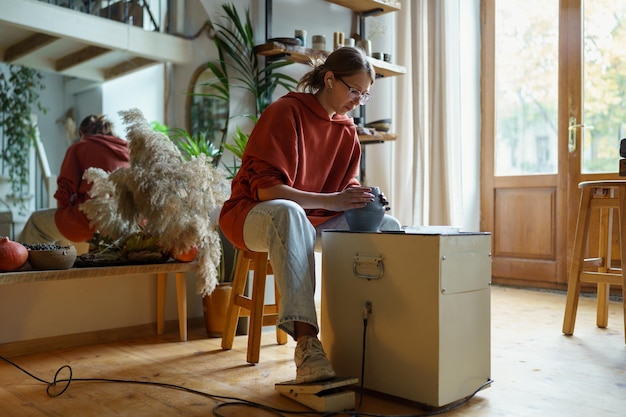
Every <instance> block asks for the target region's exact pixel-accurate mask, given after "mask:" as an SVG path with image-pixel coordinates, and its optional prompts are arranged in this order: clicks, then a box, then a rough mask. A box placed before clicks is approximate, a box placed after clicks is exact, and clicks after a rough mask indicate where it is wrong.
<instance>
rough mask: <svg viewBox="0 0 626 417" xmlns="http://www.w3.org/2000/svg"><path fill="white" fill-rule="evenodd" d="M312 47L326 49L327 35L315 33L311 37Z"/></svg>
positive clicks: (320, 49)
mask: <svg viewBox="0 0 626 417" xmlns="http://www.w3.org/2000/svg"><path fill="white" fill-rule="evenodd" d="M311 48H313V49H315V50H318V51H325V50H326V36H324V35H313V37H312V38H311Z"/></svg>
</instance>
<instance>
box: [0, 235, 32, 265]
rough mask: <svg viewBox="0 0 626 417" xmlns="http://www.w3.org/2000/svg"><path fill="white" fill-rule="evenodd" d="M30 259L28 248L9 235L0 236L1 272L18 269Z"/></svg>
mask: <svg viewBox="0 0 626 417" xmlns="http://www.w3.org/2000/svg"><path fill="white" fill-rule="evenodd" d="M26 261H28V249H26V247H25V246H24V245H22V244H21V243H18V242H13V241H12V240H10V239H9V238H8V237H3V238H0V272H11V271H17V270H18V269H20V268H21V267H23V266H24V265H25V264H26Z"/></svg>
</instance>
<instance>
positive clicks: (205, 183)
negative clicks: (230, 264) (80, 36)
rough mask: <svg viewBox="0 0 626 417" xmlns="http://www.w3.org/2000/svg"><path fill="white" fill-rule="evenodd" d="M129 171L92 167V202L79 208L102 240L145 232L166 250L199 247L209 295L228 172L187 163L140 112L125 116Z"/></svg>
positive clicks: (198, 161)
mask: <svg viewBox="0 0 626 417" xmlns="http://www.w3.org/2000/svg"><path fill="white" fill-rule="evenodd" d="M120 115H121V117H122V120H123V121H124V123H125V125H126V136H127V138H128V141H129V151H130V167H129V168H120V169H117V170H115V171H113V172H111V173H107V172H105V171H103V170H102V169H99V168H91V169H89V170H87V172H86V173H85V178H86V179H87V180H88V181H90V182H92V183H93V186H92V189H91V193H90V195H91V199H90V200H88V201H86V202H85V203H83V204H82V205H81V206H80V209H81V211H83V212H84V213H85V214H86V216H87V217H88V218H89V219H90V221H91V224H92V226H95V227H96V228H97V229H98V231H99V232H100V234H101V235H105V236H109V237H110V238H112V239H118V238H120V237H122V236H126V235H128V234H131V233H136V232H140V231H141V232H143V233H144V235H146V236H152V237H157V238H158V241H159V246H160V247H161V248H163V249H164V251H174V253H185V252H188V251H190V250H191V249H192V248H193V247H194V246H197V248H198V255H197V265H198V268H197V271H196V273H197V274H198V285H197V292H198V293H199V294H201V295H203V296H204V295H208V294H210V293H211V292H212V291H213V289H214V288H215V286H216V284H217V282H218V279H219V266H220V261H221V243H220V235H219V232H218V230H217V226H216V222H215V221H214V220H215V218H216V217H217V215H218V214H219V210H220V208H221V206H222V204H223V203H224V201H225V200H226V198H227V197H228V192H229V182H228V180H227V179H226V175H225V172H224V171H223V170H221V169H220V168H216V167H214V166H213V164H211V163H210V162H211V161H210V158H208V159H207V157H206V156H205V155H200V156H198V157H196V158H191V159H189V160H186V159H185V158H183V156H182V155H181V153H180V151H179V149H178V148H177V147H176V145H175V144H174V143H173V142H172V141H171V140H170V139H169V138H168V137H167V136H166V135H164V134H163V133H161V132H157V131H155V130H153V129H152V127H151V126H150V124H149V123H148V122H147V121H146V119H145V118H144V116H143V114H142V113H141V111H140V110H138V109H131V110H126V111H121V112H120Z"/></svg>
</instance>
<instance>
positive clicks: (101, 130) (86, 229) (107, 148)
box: [19, 114, 130, 254]
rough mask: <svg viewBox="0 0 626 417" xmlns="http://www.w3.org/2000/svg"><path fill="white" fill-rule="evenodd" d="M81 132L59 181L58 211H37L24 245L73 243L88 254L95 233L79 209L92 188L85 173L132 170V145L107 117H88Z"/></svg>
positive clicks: (22, 238) (26, 230) (26, 228)
mask: <svg viewBox="0 0 626 417" xmlns="http://www.w3.org/2000/svg"><path fill="white" fill-rule="evenodd" d="M78 133H79V135H80V139H79V140H78V141H77V142H75V143H74V144H72V145H71V146H70V147H69V148H68V150H67V152H66V153H65V157H64V159H63V163H62V164H61V171H60V173H59V177H58V178H57V191H56V193H55V194H54V198H55V199H56V200H57V208H52V209H47V210H40V211H36V212H33V213H32V214H31V216H30V218H29V219H28V221H27V222H26V224H25V225H24V229H23V230H22V233H21V234H20V237H19V241H20V242H22V243H27V244H34V243H48V244H49V243H56V244H59V245H62V246H66V245H68V244H73V245H74V246H76V251H77V253H78V254H82V253H85V252H87V251H88V249H89V245H88V244H87V243H86V242H87V241H88V240H90V239H91V238H92V237H93V234H94V232H95V230H94V229H93V228H91V227H90V226H89V219H87V217H85V215H84V214H83V213H82V212H81V211H80V209H79V206H80V204H82V203H84V202H85V201H86V200H87V199H89V190H90V189H91V183H89V182H87V181H84V180H83V174H84V172H85V171H86V170H87V169H88V168H92V167H94V168H102V169H103V170H105V171H107V172H112V171H114V170H115V169H117V168H126V167H129V166H130V155H129V152H128V142H127V141H126V140H125V139H122V138H119V137H117V136H116V135H115V134H114V133H113V124H112V123H111V122H110V121H109V120H108V119H107V118H106V117H105V116H104V115H94V114H92V115H90V116H88V117H86V118H85V119H84V120H83V121H82V122H81V124H80V126H79V128H78Z"/></svg>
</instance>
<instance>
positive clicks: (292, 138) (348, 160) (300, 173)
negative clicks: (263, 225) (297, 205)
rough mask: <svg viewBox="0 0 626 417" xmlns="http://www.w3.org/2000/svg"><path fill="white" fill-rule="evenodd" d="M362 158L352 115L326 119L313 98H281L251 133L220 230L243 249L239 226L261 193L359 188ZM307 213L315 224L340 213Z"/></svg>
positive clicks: (323, 111) (305, 96)
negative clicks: (274, 188)
mask: <svg viewBox="0 0 626 417" xmlns="http://www.w3.org/2000/svg"><path fill="white" fill-rule="evenodd" d="M360 158H361V148H360V145H359V139H358V136H357V134H356V128H355V126H354V122H353V120H352V118H351V117H348V116H345V115H335V117H334V118H333V119H330V118H329V117H328V113H327V112H326V110H324V108H323V107H322V105H321V104H320V103H319V101H317V99H316V98H315V96H314V95H312V94H308V93H289V94H287V95H285V96H283V97H281V98H280V99H278V100H277V101H275V102H274V103H272V104H271V105H270V106H269V107H268V108H267V109H266V110H265V111H264V112H263V114H262V115H261V117H260V118H259V121H258V122H257V124H256V126H255V127H254V130H253V131H252V134H251V135H250V140H249V141H248V144H247V146H246V149H245V152H244V155H243V160H242V162H241V168H240V169H239V171H238V172H237V175H236V176H235V178H234V179H233V182H232V187H231V196H230V199H229V200H228V201H226V203H224V206H223V208H222V211H221V214H220V221H219V224H220V229H221V230H222V231H223V232H224V235H225V236H226V237H227V238H228V239H229V240H230V241H231V242H232V243H233V244H234V245H235V246H236V247H239V248H245V244H244V241H243V224H244V221H245V219H246V215H247V214H248V212H249V211H250V209H251V208H252V207H254V206H255V205H256V204H258V203H260V200H259V198H258V190H259V189H262V188H268V187H271V186H273V185H277V184H286V185H288V186H290V187H293V188H296V189H298V190H302V191H309V192H315V193H334V192H337V191H341V190H343V189H345V188H347V187H348V186H354V185H359V182H358V180H357V176H358V173H359V163H360ZM306 212H307V217H308V218H309V220H310V221H311V223H312V224H313V225H318V224H320V223H323V222H324V221H326V220H328V219H330V218H331V217H333V216H336V215H338V214H339V213H338V212H332V211H327V210H322V209H310V210H307V211H306Z"/></svg>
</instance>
